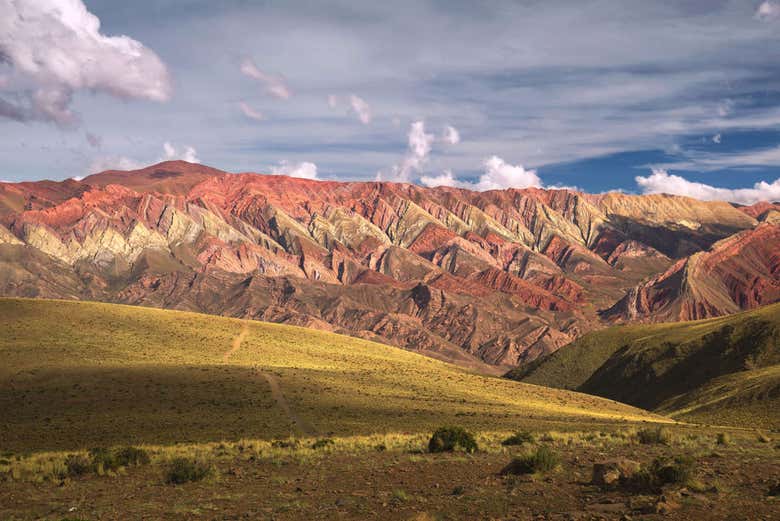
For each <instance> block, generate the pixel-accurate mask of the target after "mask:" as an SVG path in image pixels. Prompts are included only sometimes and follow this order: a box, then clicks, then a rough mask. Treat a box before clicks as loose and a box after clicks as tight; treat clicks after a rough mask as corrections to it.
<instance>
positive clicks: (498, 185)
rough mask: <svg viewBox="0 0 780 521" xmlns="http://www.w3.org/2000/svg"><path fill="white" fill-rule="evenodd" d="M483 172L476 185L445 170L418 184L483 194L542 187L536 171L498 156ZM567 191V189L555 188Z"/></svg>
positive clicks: (486, 163)
mask: <svg viewBox="0 0 780 521" xmlns="http://www.w3.org/2000/svg"><path fill="white" fill-rule="evenodd" d="M483 166H484V168H485V172H484V173H483V174H482V175H481V176H480V178H479V180H478V181H477V182H476V183H471V182H468V181H459V180H458V179H456V178H455V176H454V175H453V173H452V171H450V170H445V171H444V172H443V173H442V174H441V175H438V176H423V177H421V178H420V182H421V183H422V184H424V185H425V186H430V187H433V186H455V187H458V188H468V189H469V190H476V191H478V192H484V191H486V190H503V189H505V188H529V187H539V188H540V187H542V180H541V179H540V178H539V176H538V175H537V174H536V170H526V169H525V168H523V166H522V165H512V164H510V163H507V162H506V161H504V160H503V159H501V158H500V157H498V156H492V157H490V158H488V159H487V160H485V162H484V164H483ZM557 188H560V189H567V187H557Z"/></svg>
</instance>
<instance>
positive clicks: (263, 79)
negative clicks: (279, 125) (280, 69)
mask: <svg viewBox="0 0 780 521" xmlns="http://www.w3.org/2000/svg"><path fill="white" fill-rule="evenodd" d="M240 69H241V73H242V74H244V76H248V77H249V78H252V79H254V80H257V81H259V82H260V83H262V84H263V86H264V87H265V91H266V92H267V93H268V94H270V95H271V96H273V97H275V98H279V99H290V97H291V96H292V91H291V90H290V88H289V87H288V86H287V82H286V81H285V79H284V78H283V77H282V76H274V75H272V74H267V73H265V72H263V71H261V70H260V69H259V68H258V67H257V65H255V62H253V61H252V60H251V59H249V58H246V59H244V61H242V62H241V67H240Z"/></svg>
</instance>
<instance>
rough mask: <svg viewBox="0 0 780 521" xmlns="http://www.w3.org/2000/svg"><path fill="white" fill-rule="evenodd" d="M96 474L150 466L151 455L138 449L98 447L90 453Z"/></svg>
mask: <svg viewBox="0 0 780 521" xmlns="http://www.w3.org/2000/svg"><path fill="white" fill-rule="evenodd" d="M89 455H90V458H91V460H92V467H93V468H94V470H95V472H97V473H98V474H100V473H101V472H108V471H115V470H117V469H119V468H120V467H131V466H135V465H147V464H149V461H150V459H149V453H147V452H146V451H145V450H143V449H139V448H137V447H121V448H118V449H106V448H103V447H98V448H95V449H91V450H90V451H89Z"/></svg>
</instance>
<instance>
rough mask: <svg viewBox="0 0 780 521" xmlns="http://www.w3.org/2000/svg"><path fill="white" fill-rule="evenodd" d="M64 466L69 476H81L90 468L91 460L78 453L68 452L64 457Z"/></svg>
mask: <svg viewBox="0 0 780 521" xmlns="http://www.w3.org/2000/svg"><path fill="white" fill-rule="evenodd" d="M65 468H66V472H67V474H68V476H69V477H72V478H73V477H76V476H83V475H84V474H86V473H88V472H89V471H91V470H92V468H93V466H92V462H91V461H89V458H87V457H85V456H82V455H80V454H70V455H68V457H67V458H65Z"/></svg>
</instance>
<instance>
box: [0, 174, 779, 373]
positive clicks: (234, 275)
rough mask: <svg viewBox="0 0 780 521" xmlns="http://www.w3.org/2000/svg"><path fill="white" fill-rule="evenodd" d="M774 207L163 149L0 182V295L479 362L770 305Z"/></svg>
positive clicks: (502, 367) (507, 364)
mask: <svg viewBox="0 0 780 521" xmlns="http://www.w3.org/2000/svg"><path fill="white" fill-rule="evenodd" d="M779 216H780V208H778V206H777V205H771V204H759V205H756V206H751V207H736V206H734V205H731V204H729V203H725V202H703V201H697V200H695V199H690V198H686V197H679V196H666V195H645V196H636V195H624V194H621V193H616V192H615V193H607V194H602V195H590V194H586V193H582V192H577V191H571V190H555V189H551V190H543V189H536V188H529V189H521V190H517V189H507V190H493V191H486V192H473V191H469V190H463V189H456V188H446V187H440V188H423V187H420V186H416V185H411V184H397V183H378V182H358V183H343V182H331V181H313V180H306V179H296V178H289V177H285V176H269V175H259V174H228V173H226V172H223V171H220V170H216V169H213V168H210V167H206V166H202V165H196V164H191V163H186V162H183V161H171V162H165V163H160V164H158V165H155V166H151V167H148V168H145V169H143V170H138V171H129V172H121V171H109V172H104V173H101V174H96V175H92V176H89V177H87V178H86V179H84V180H83V181H74V180H68V181H63V182H50V181H41V182H29V183H17V184H7V183H6V184H3V183H0V294H2V295H6V296H26V297H47V298H66V299H85V300H99V301H105V302H118V303H127V304H140V305H145V306H154V307H162V308H172V309H181V310H191V311H199V312H205V313H211V314H218V315H225V316H231V317H239V318H253V319H258V320H264V321H271V322H278V323H285V324H292V325H300V326H306V327H310V328H316V329H321V330H326V331H333V332H338V333H345V334H349V335H352V336H357V337H361V338H366V339H370V340H375V341H379V342H383V343H387V344H390V345H395V346H398V347H402V348H405V349H410V350H413V351H417V352H421V353H424V354H427V355H429V356H433V357H435V358H439V359H442V360H446V361H451V362H454V363H457V364H460V365H462V366H465V367H471V368H474V369H477V370H479V371H481V372H485V373H495V374H498V373H501V372H504V371H506V370H508V369H510V368H512V367H514V366H517V365H519V364H521V363H526V362H529V361H532V360H534V359H535V358H537V357H539V356H541V355H545V354H549V353H551V352H553V351H555V350H557V349H559V348H560V347H562V346H563V345H566V344H568V343H569V342H571V341H573V340H575V339H577V338H579V337H580V336H581V335H582V334H584V333H586V332H588V331H591V330H594V329H599V328H601V327H604V326H605V325H608V324H610V323H615V322H618V323H621V322H626V321H631V322H636V321H643V322H659V321H663V322H666V321H676V320H689V319H698V318H707V317H715V316H721V315H724V314H728V313H734V312H736V311H740V310H744V309H753V308H755V307H758V306H761V305H766V304H771V303H773V302H776V301H778V300H780V247H778V245H780V221H779V219H778V217H779Z"/></svg>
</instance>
